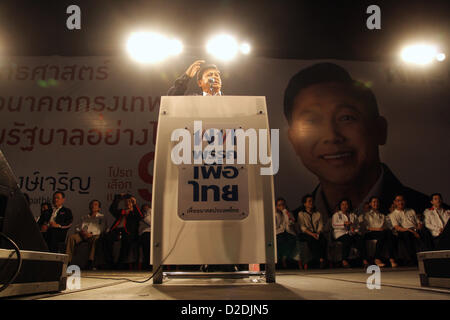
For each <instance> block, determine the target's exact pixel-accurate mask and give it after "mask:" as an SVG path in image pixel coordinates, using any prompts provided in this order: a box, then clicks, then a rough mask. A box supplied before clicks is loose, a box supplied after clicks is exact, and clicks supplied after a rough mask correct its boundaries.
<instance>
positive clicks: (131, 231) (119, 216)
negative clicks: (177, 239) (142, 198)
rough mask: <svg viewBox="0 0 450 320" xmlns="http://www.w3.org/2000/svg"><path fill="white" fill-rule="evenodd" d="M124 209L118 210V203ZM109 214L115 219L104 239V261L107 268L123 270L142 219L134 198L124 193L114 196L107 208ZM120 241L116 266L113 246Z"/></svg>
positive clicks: (135, 240)
mask: <svg viewBox="0 0 450 320" xmlns="http://www.w3.org/2000/svg"><path fill="white" fill-rule="evenodd" d="M121 202H123V203H124V208H123V209H122V208H119V205H120V203H121ZM109 212H110V213H111V214H112V215H113V216H114V217H115V218H116V221H114V223H113V225H112V227H111V230H110V231H109V232H108V233H107V234H106V235H105V237H104V251H105V259H106V263H107V264H108V267H110V268H111V267H112V268H114V269H117V268H121V269H124V268H125V264H126V261H127V258H128V254H129V251H130V247H131V244H132V243H133V242H137V239H138V227H139V220H141V219H142V218H143V215H142V213H141V210H140V209H139V207H138V206H137V203H136V198H134V197H133V196H131V195H129V194H127V195H125V194H124V193H121V194H116V195H115V196H114V200H113V202H112V204H111V206H110V207H109ZM118 240H120V241H121V243H120V254H119V260H118V264H115V263H114V261H113V245H114V242H115V241H118Z"/></svg>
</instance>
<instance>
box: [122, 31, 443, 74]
mask: <svg viewBox="0 0 450 320" xmlns="http://www.w3.org/2000/svg"><path fill="white" fill-rule="evenodd" d="M205 49H206V52H207V53H208V54H210V55H212V56H214V57H215V58H217V59H219V60H222V61H229V60H232V59H233V58H235V57H236V56H237V55H238V54H239V53H241V54H249V53H250V49H251V48H250V45H249V44H248V43H241V44H239V42H238V41H237V40H236V39H235V38H234V37H232V36H230V35H227V34H220V35H217V36H215V37H213V38H211V39H210V40H209V41H208V42H207V44H206V46H205ZM127 51H128V54H129V55H130V56H131V57H132V58H133V59H134V60H136V61H138V62H141V63H158V62H161V61H163V60H165V59H167V58H169V57H171V56H176V55H179V54H181V53H182V52H183V44H182V43H181V41H180V40H177V39H172V38H169V37H166V36H164V35H161V34H158V33H154V32H146V31H140V32H135V33H132V34H131V35H130V36H129V38H128V41H127ZM400 58H401V59H402V60H403V61H404V62H406V63H411V64H416V65H423V66H425V65H429V64H430V63H432V62H434V61H444V60H445V58H446V56H445V54H444V53H443V52H441V50H439V48H438V47H437V46H435V45H431V44H426V43H419V44H413V45H408V46H405V47H404V48H403V50H402V51H401V52H400Z"/></svg>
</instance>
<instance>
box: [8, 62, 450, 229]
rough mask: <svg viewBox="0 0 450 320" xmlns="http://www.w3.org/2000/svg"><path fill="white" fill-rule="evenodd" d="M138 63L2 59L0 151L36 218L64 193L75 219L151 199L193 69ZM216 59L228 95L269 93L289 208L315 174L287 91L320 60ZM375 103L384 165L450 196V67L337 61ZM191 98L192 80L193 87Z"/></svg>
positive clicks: (407, 180) (279, 187) (406, 180)
mask: <svg viewBox="0 0 450 320" xmlns="http://www.w3.org/2000/svg"><path fill="white" fill-rule="evenodd" d="M194 60H195V59H194V58H190V57H184V58H180V59H177V60H172V61H168V62H166V63H163V64H160V65H157V66H142V65H140V64H137V63H134V62H132V61H129V60H128V59H127V58H125V57H1V58H0V149H1V150H2V151H3V153H4V154H5V156H6V158H7V159H8V161H9V163H10V165H11V167H12V169H13V171H14V173H15V174H16V176H17V179H18V183H19V185H20V187H21V190H22V191H23V192H24V193H27V194H28V195H29V196H30V198H31V209H32V211H33V212H34V214H35V216H38V215H39V208H40V204H41V203H42V202H46V201H50V198H51V195H52V194H53V192H54V191H56V190H60V191H64V192H65V193H66V195H67V200H66V206H67V207H69V208H71V209H72V210H73V213H74V217H75V221H74V222H75V223H77V222H78V221H79V219H80V217H81V216H82V215H85V214H86V213H87V212H88V203H89V201H90V200H92V199H98V200H100V201H101V202H102V211H103V213H105V214H106V216H107V218H108V220H109V224H110V223H112V220H113V219H112V216H111V215H109V214H108V213H107V211H108V206H109V204H110V203H111V201H112V198H113V195H114V194H115V193H121V192H129V193H132V194H134V195H136V197H137V199H138V201H139V203H140V204H142V203H150V201H151V197H152V195H151V190H152V174H153V159H154V147H155V141H156V129H157V119H158V112H159V104H160V97H161V96H162V95H165V94H166V93H167V90H168V88H169V87H170V86H171V85H172V84H173V81H174V80H175V79H176V78H177V77H178V76H180V75H181V74H182V73H183V72H184V71H185V70H186V68H187V67H188V66H189V65H190V64H191V63H192V62H193V61H194ZM208 62H211V63H216V64H217V65H218V67H219V68H220V69H221V72H222V82H223V87H222V91H223V94H224V95H248V96H265V97H266V101H267V108H268V114H269V125H270V127H271V128H276V129H280V141H279V146H280V149H279V152H280V166H279V171H278V173H277V174H276V175H275V177H274V178H275V180H274V183H275V194H276V196H282V197H284V198H285V199H286V200H287V203H288V205H289V207H290V208H291V209H293V208H295V207H297V206H299V205H300V199H301V196H302V195H303V194H305V193H309V192H312V191H313V190H314V189H315V188H316V186H317V184H318V178H317V174H316V172H315V171H314V170H311V168H309V167H308V165H307V163H305V159H302V158H301V157H299V156H298V155H297V154H298V152H296V151H295V150H294V148H293V144H292V143H291V141H290V140H289V137H288V130H289V126H288V122H287V121H286V119H285V117H284V114H283V98H284V91H285V89H286V86H287V84H288V82H289V80H290V78H291V77H292V76H293V75H294V74H296V73H297V72H298V71H299V70H300V69H302V68H305V67H307V66H310V65H312V64H314V63H317V62H319V61H299V60H277V59H266V58H245V59H243V60H239V61H236V62H231V63H228V64H221V63H218V62H216V61H208ZM332 62H334V63H336V64H338V65H340V66H342V67H344V68H345V69H346V70H347V71H348V72H349V73H350V74H351V76H352V77H353V78H354V79H358V80H360V81H362V82H363V83H364V84H365V85H366V86H367V87H369V88H370V89H371V90H372V91H373V93H374V94H375V96H376V99H377V102H378V108H379V112H380V114H381V115H382V116H384V117H385V119H386V120H387V141H386V144H385V145H383V146H381V147H380V158H381V161H382V162H383V163H385V164H387V166H388V167H389V169H390V171H392V173H393V174H394V175H395V176H396V177H397V178H398V179H399V180H400V181H401V182H402V183H403V184H404V185H406V186H408V187H411V188H413V189H416V190H418V191H421V192H423V193H425V194H430V193H432V192H441V193H442V195H443V197H444V201H447V202H448V201H449V199H450V186H449V177H450V169H449V166H448V164H449V163H450V149H449V143H448V136H449V134H450V108H449V101H450V93H449V92H450V91H449V88H450V68H449V64H448V63H447V62H443V63H437V64H435V65H433V66H431V67H423V68H416V67H407V66H405V65H402V64H399V63H397V62H391V63H377V62H352V61H332ZM195 90H196V84H195V81H191V83H190V85H189V88H188V91H190V92H194V91H195Z"/></svg>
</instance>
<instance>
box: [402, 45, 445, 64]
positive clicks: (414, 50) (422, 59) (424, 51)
mask: <svg viewBox="0 0 450 320" xmlns="http://www.w3.org/2000/svg"><path fill="white" fill-rule="evenodd" d="M436 55H437V49H436V47H435V46H432V45H427V44H416V45H411V46H408V47H405V48H404V49H403V50H402V52H401V57H402V59H403V60H404V61H405V62H409V63H415V64H419V65H426V64H429V63H431V62H432V61H433V60H434V59H435V58H436Z"/></svg>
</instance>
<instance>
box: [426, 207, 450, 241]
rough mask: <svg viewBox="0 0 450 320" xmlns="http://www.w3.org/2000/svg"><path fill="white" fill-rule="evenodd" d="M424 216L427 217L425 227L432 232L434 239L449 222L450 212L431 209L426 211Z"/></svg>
mask: <svg viewBox="0 0 450 320" xmlns="http://www.w3.org/2000/svg"><path fill="white" fill-rule="evenodd" d="M423 215H424V216H425V227H427V228H428V230H430V232H431V235H432V236H433V237H437V236H439V235H440V233H441V229H444V227H445V225H446V224H447V222H448V220H449V217H450V210H444V209H443V208H440V209H437V208H430V209H425V211H424V212H423Z"/></svg>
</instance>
